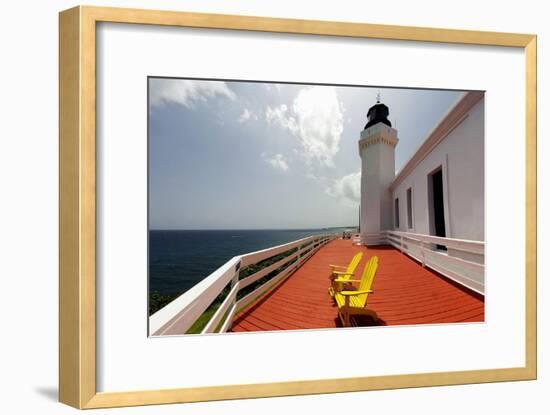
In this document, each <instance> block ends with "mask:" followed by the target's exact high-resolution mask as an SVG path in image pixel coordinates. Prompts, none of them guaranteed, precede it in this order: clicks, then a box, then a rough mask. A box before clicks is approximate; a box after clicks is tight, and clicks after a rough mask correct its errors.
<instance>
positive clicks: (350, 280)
mask: <svg viewBox="0 0 550 415" xmlns="http://www.w3.org/2000/svg"><path fill="white" fill-rule="evenodd" d="M334 281H336V282H361V280H352V279H349V280H346V279H341V278H336V279H335V280H334Z"/></svg>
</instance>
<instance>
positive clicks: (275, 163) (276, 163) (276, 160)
mask: <svg viewBox="0 0 550 415" xmlns="http://www.w3.org/2000/svg"><path fill="white" fill-rule="evenodd" d="M261 156H262V158H263V159H264V160H265V161H266V162H267V163H269V164H270V165H271V166H272V167H273V168H275V169H278V170H282V171H287V170H288V163H287V161H286V159H285V157H284V156H283V155H282V154H280V153H278V154H274V155H272V156H269V155H268V154H266V153H262V154H261Z"/></svg>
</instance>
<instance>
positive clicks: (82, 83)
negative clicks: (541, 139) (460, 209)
mask: <svg viewBox="0 0 550 415" xmlns="http://www.w3.org/2000/svg"><path fill="white" fill-rule="evenodd" d="M99 22H114V23H135V24H146V25H170V26H180V27H193V28H208V29H234V30H246V31H260V32H277V33H295V34H313V35H328V36H341V37H358V38H376V39H387V40H411V41H426V42H437V43H451V44H471V45H493V46H509V47H516V48H522V49H523V50H524V53H525V68H526V73H525V77H526V84H525V94H526V95H525V96H526V109H525V114H526V120H525V121H526V130H525V149H526V172H525V175H526V195H525V197H526V206H525V208H526V217H525V224H526V234H525V241H526V245H525V256H526V263H525V292H526V297H525V307H526V309H525V315H526V321H525V351H526V354H525V366H524V367H512V368H500V369H491V370H469V371H458V372H445V373H439V372H438V373H419V374H407V375H391V376H374V377H372V376H371V377H352V378H342V379H318V380H309V381H292V382H280V383H267V384H249V385H223V386H221V385H220V386H213V387H197V388H177V387H176V386H177V385H175V388H174V389H162V390H142V391H132V392H100V393H98V392H97V389H96V287H95V281H96V25H97V24H98V23H99ZM59 34H60V45H59V47H60V54H59V65H60V75H59V76H60V91H59V94H60V104H59V105H60V106H59V114H60V115H59V123H60V156H59V157H60V165H59V168H60V212H59V215H60V228H59V235H60V273H59V316H60V317H59V330H60V335H59V400H60V401H61V402H63V403H65V404H68V405H71V406H73V407H75V408H104V407H121V406H132V405H147V404H166V403H178V402H196V401H211V400H222V399H240V398H254V397H271V396H285V395H302V394H319V393H333V392H350V391H365V390H380V389H392V388H408V387H420V386H436V385H455V384H466V383H482V382H497V381H512V380H530V379H536V373H537V341H536V335H537V333H536V259H537V253H536V252H537V251H536V250H537V234H536V224H537V219H536V213H537V211H536V202H537V198H536V187H537V175H536V171H537V167H536V160H537V149H536V107H537V103H536V94H537V79H536V78H537V72H536V59H537V58H536V56H537V38H536V36H535V35H528V34H512V33H493V32H481V31H463V30H448V29H434V28H417V27H404V26H385V25H375V24H358V23H342V22H328V21H309V20H291V19H278V18H266V17H248V16H231V15H217V14H200V13H185V12H170V11H152V10H135V9H117V8H102V7H87V6H80V7H75V8H72V9H69V10H66V11H63V12H61V13H60V20H59Z"/></svg>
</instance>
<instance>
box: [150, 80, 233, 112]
mask: <svg viewBox="0 0 550 415" xmlns="http://www.w3.org/2000/svg"><path fill="white" fill-rule="evenodd" d="M215 97H225V98H227V99H230V100H232V101H234V100H235V99H236V98H237V96H236V95H235V93H234V92H233V91H232V90H231V89H230V88H229V87H228V86H227V84H226V83H225V82H222V81H192V80H188V79H156V78H154V79H151V80H150V81H149V102H150V103H151V106H153V107H155V106H161V105H165V104H167V103H170V102H174V103H176V104H180V105H183V106H185V107H187V108H192V107H193V106H194V105H195V103H196V102H199V101H203V102H204V101H207V100H208V99H211V98H215Z"/></svg>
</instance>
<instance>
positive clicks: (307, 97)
mask: <svg viewBox="0 0 550 415" xmlns="http://www.w3.org/2000/svg"><path fill="white" fill-rule="evenodd" d="M265 117H266V120H267V121H268V123H270V124H278V125H279V126H281V127H282V128H285V129H287V130H289V131H290V132H291V133H292V134H293V135H295V136H296V137H298V138H299V140H300V144H301V147H302V150H303V156H304V157H305V159H306V162H307V163H308V164H309V163H311V162H312V161H314V160H316V161H318V162H319V163H320V164H321V165H325V166H330V167H332V166H334V156H335V155H336V153H337V152H338V149H339V143H340V139H341V137H342V131H343V130H344V126H343V124H344V107H343V105H342V103H341V102H340V100H339V99H338V96H337V95H336V90H335V89H334V88H331V87H324V86H323V87H320V86H314V87H307V88H303V89H301V90H300V92H299V93H298V95H297V96H296V98H295V99H294V101H293V103H292V108H291V109H289V108H288V107H287V106H286V105H284V104H283V105H280V106H278V107H274V108H273V107H267V109H266V112H265Z"/></svg>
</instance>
